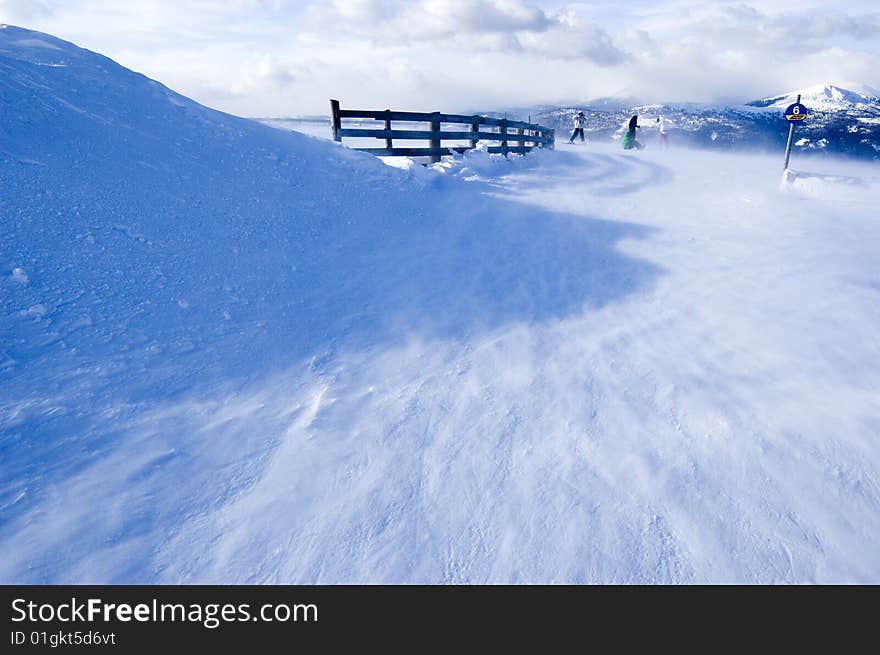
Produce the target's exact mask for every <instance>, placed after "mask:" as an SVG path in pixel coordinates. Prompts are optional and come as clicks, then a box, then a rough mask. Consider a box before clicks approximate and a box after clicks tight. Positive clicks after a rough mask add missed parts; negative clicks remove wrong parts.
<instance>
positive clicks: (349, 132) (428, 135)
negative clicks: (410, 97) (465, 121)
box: [339, 127, 550, 145]
mask: <svg viewBox="0 0 880 655" xmlns="http://www.w3.org/2000/svg"><path fill="white" fill-rule="evenodd" d="M517 134H519V132H518V133H517ZM339 135H340V136H343V137H360V138H373V139H418V140H422V141H431V140H432V139H438V138H439V139H443V140H449V139H456V140H461V141H474V145H476V141H478V140H480V139H482V140H485V141H502V140H504V138H503V136H502V134H501V133H500V132H482V131H477V132H474V131H469V132H448V131H440V132H432V131H430V130H388V129H375V130H371V129H363V128H349V127H343V128H341V129H340V130H339ZM508 140H511V141H512V140H516V141H534V142H536V143H542V142H543V143H547V142H549V140H550V137H549V136H543V137H542V136H524V137H522V138H517V139H510V138H509V137H508Z"/></svg>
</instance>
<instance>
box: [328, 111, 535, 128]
mask: <svg viewBox="0 0 880 655" xmlns="http://www.w3.org/2000/svg"><path fill="white" fill-rule="evenodd" d="M437 115H439V117H440V122H441V123H462V124H465V125H470V124H472V123H473V122H474V121H479V123H480V124H481V125H493V126H500V125H507V126H508V127H522V128H523V129H526V128H529V129H535V128H538V129H546V128H542V127H541V126H540V125H533V124H531V123H526V122H523V121H508V120H506V119H503V118H489V117H487V116H464V115H461V114H443V113H439V112H438V113H437ZM434 116H435V114H434V113H426V112H413V111H392V112H391V120H393V121H411V122H427V121H430V120H433V118H434ZM339 117H340V118H372V119H374V120H377V121H384V120H385V111H384V110H365V109H340V110H339Z"/></svg>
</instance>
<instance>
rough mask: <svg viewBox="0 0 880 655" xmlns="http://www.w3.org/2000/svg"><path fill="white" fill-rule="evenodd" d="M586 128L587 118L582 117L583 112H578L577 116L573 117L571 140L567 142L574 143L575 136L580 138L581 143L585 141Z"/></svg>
mask: <svg viewBox="0 0 880 655" xmlns="http://www.w3.org/2000/svg"><path fill="white" fill-rule="evenodd" d="M586 126H587V117H586V116H584V112H582V111H579V112H578V113H577V115H576V116H575V117H574V132H572V133H571V138H570V139H569V140H568V142H569V143H574V138H575V137H576V136H580V138H581V143H583V142H584V141H586V139H585V138H584V128H585V127H586Z"/></svg>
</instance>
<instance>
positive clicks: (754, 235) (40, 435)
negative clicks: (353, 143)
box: [0, 27, 880, 583]
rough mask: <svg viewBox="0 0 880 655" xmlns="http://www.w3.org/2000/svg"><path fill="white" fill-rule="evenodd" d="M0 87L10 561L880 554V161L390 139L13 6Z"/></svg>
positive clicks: (2, 489)
mask: <svg viewBox="0 0 880 655" xmlns="http://www.w3.org/2000/svg"><path fill="white" fill-rule="evenodd" d="M0 110H2V116H3V119H2V130H3V131H2V133H0V189H2V195H0V226H2V230H0V257H2V259H0V291H2V294H0V338H2V341H0V343H2V346H0V459H2V463H3V466H2V473H0V547H2V552H3V553H4V557H3V558H0V581H3V582H83V583H84V582H119V583H122V582H128V583H133V582H212V581H213V582H224V583H236V582H325V583H326V582H551V581H555V582H596V581H607V582H611V581H616V582H688V581H701V582H702V581H715V582H731V581H744V582H749V581H757V582H785V581H797V582H804V581H877V580H878V579H880V557H878V553H880V543H878V542H880V446H878V441H877V435H878V433H880V418H878V417H880V396H878V394H877V392H876V390H877V389H878V388H880V342H878V337H877V333H878V332H877V329H876V328H877V325H878V321H880V302H878V300H880V280H878V278H877V271H878V270H880V268H878V261H877V252H878V250H877V248H876V243H877V242H878V239H880V224H878V222H877V220H876V209H875V208H876V204H877V200H878V191H877V185H876V182H875V181H874V180H872V179H871V172H870V171H869V170H868V171H866V169H865V168H864V167H863V166H862V167H860V166H857V165H856V164H850V165H843V164H838V166H839V167H840V170H835V171H828V172H830V173H834V174H835V175H837V176H838V177H839V178H840V179H843V178H846V179H850V180H851V179H856V180H859V181H860V184H858V185H853V186H851V187H848V188H847V193H845V194H842V195H841V196H840V197H831V196H830V195H828V194H824V193H823V192H822V189H821V188H820V187H816V186H815V185H812V186H810V187H809V189H810V191H811V193H810V194H809V195H804V194H803V193H802V191H803V190H806V189H807V187H806V186H803V185H792V188H791V189H790V190H789V191H788V192H780V190H779V170H778V168H779V164H780V162H779V161H778V158H764V157H745V156H732V155H727V154H717V153H716V154H713V153H698V152H686V151H679V152H676V151H670V152H667V153H661V152H651V151H647V152H645V153H641V154H640V156H638V157H636V156H629V155H626V154H623V153H621V152H620V151H618V150H616V149H611V148H608V149H604V150H603V149H597V148H595V147H591V148H583V147H581V148H575V147H567V146H564V145H563V146H562V147H560V148H559V149H558V150H557V151H555V152H545V153H539V154H538V155H536V156H529V157H525V158H512V159H511V160H510V161H504V160H503V159H499V158H490V157H488V156H486V155H484V154H481V153H473V154H471V155H469V156H468V157H466V158H464V159H463V160H459V161H457V162H454V163H452V164H448V165H446V166H444V167H439V168H440V169H441V170H428V171H423V170H421V169H420V168H419V167H412V168H400V169H398V168H391V167H387V166H384V165H383V164H381V163H380V162H378V161H377V160H375V159H373V158H371V157H369V156H366V155H361V154H358V153H353V152H350V151H347V150H346V149H345V148H343V147H340V146H338V145H337V144H333V143H329V142H326V141H320V140H317V139H311V138H308V137H305V136H302V135H297V134H293V133H285V132H282V131H280V130H274V129H271V128H268V127H265V126H263V125H259V124H256V123H252V122H249V121H245V120H242V119H238V118H234V117H231V116H227V115H224V114H221V113H218V112H214V111H211V110H208V109H206V108H204V107H200V106H198V105H196V104H195V103H192V102H190V101H188V100H186V99H185V98H182V97H180V96H178V95H176V94H174V93H172V92H170V91H169V90H167V89H165V88H164V87H162V86H161V85H158V84H156V83H155V82H151V81H150V80H147V79H145V78H143V77H142V76H139V75H137V74H134V73H132V72H130V71H126V70H124V69H122V68H120V67H118V66H116V65H115V64H113V63H112V62H110V61H109V60H107V59H104V58H102V57H100V56H98V55H95V54H92V53H88V52H84V51H81V50H78V49H76V48H75V47H74V46H72V45H70V44H67V43H64V42H61V41H57V40H54V39H52V38H51V37H47V36H45V35H41V34H36V33H32V32H27V31H25V30H20V29H17V28H11V27H10V28H5V29H3V30H0ZM797 161H798V160H797V159H795V160H794V162H795V166H796V167H797ZM807 173H808V172H807V171H803V175H802V176H801V177H800V178H798V179H799V180H806V181H807V182H809V181H810V180H811V179H816V178H815V176H814V177H813V178H811V177H810V176H809V175H808V174H807ZM835 179H837V178H831V177H829V178H827V183H828V184H829V185H831V186H832V187H833V186H834V185H835Z"/></svg>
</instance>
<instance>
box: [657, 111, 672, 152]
mask: <svg viewBox="0 0 880 655" xmlns="http://www.w3.org/2000/svg"><path fill="white" fill-rule="evenodd" d="M657 138H658V139H659V141H660V147H661V148H662V149H663V150H666V149H667V148H669V143H668V142H667V141H666V121H665V119H664V118H663V117H662V116H658V117H657Z"/></svg>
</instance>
